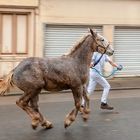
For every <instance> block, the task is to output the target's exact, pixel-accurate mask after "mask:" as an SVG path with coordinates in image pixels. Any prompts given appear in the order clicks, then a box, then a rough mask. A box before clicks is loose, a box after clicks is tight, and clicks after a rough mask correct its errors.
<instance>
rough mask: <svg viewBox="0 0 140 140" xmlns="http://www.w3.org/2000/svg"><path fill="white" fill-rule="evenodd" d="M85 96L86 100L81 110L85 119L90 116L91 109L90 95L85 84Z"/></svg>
mask: <svg viewBox="0 0 140 140" xmlns="http://www.w3.org/2000/svg"><path fill="white" fill-rule="evenodd" d="M83 98H84V100H85V104H84V107H83V109H82V110H81V112H82V117H83V119H84V120H87V119H88V117H89V113H90V109H89V97H88V96H87V90H86V87H85V86H84V87H83Z"/></svg>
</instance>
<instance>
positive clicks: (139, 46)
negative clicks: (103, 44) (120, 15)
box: [114, 27, 140, 77]
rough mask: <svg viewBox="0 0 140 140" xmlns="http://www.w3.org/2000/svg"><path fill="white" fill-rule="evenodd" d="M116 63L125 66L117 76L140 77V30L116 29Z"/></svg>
mask: <svg viewBox="0 0 140 140" xmlns="http://www.w3.org/2000/svg"><path fill="white" fill-rule="evenodd" d="M114 42H115V43H114V46H115V56H114V58H115V61H116V62H117V63H119V64H122V65H123V66H124V69H123V70H122V71H120V72H118V73H117V74H116V77H117V76H119V77H120V76H122V77H123V76H140V28H132V27H131V28H128V27H127V28H124V27H116V28H115V36H114Z"/></svg>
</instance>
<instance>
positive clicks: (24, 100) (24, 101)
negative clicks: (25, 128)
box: [16, 90, 40, 128]
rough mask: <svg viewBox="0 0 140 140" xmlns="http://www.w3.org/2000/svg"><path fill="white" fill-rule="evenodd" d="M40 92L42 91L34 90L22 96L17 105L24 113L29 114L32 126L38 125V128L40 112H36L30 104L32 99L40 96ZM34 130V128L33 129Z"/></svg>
mask: <svg viewBox="0 0 140 140" xmlns="http://www.w3.org/2000/svg"><path fill="white" fill-rule="evenodd" d="M39 92H40V90H34V92H33V91H30V92H26V93H24V94H23V95H22V97H20V99H19V100H18V101H16V104H17V105H18V106H19V107H21V108H22V109H23V110H24V111H26V112H27V114H28V115H29V116H30V118H31V120H32V124H33V125H32V126H34V125H35V124H36V126H38V124H39V123H40V115H39V113H38V112H36V111H35V110H34V109H32V108H31V107H30V106H29V105H28V103H29V101H30V100H31V98H33V97H34V96H35V95H36V94H38V93H39ZM33 128H34V127H33Z"/></svg>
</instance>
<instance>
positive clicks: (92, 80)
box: [82, 71, 110, 104]
mask: <svg viewBox="0 0 140 140" xmlns="http://www.w3.org/2000/svg"><path fill="white" fill-rule="evenodd" d="M97 83H98V84H100V85H101V86H102V87H103V94H102V96H101V102H103V103H107V97H108V93H109V90H110V84H109V83H108V82H107V80H106V79H105V78H104V77H102V76H100V75H99V74H98V73H97V72H96V71H90V77H89V83H88V87H87V91H88V93H87V94H88V96H90V95H91V94H92V93H94V90H95V87H96V85H97ZM82 104H84V99H82Z"/></svg>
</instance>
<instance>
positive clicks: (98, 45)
mask: <svg viewBox="0 0 140 140" xmlns="http://www.w3.org/2000/svg"><path fill="white" fill-rule="evenodd" d="M93 39H94V40H95V43H96V45H97V46H96V51H98V48H99V47H101V48H103V49H104V53H102V54H105V53H106V51H107V49H108V47H109V45H110V44H109V43H108V45H107V47H104V46H103V45H100V44H99V43H98V42H97V40H96V39H95V38H94V37H93Z"/></svg>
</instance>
